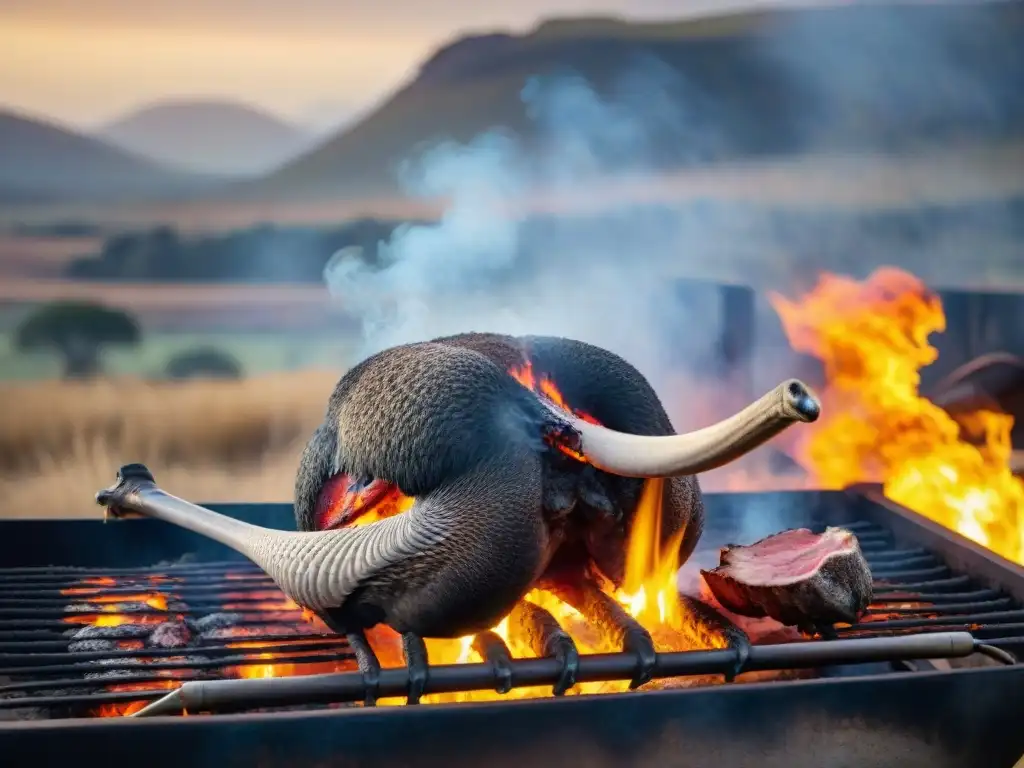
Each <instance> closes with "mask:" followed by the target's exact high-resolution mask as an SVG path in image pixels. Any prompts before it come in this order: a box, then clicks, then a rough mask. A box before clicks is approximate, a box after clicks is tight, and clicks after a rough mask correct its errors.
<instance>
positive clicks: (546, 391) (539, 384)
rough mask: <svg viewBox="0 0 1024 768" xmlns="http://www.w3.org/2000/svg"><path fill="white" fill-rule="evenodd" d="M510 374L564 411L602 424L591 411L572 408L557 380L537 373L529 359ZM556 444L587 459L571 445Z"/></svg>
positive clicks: (573, 456)
mask: <svg viewBox="0 0 1024 768" xmlns="http://www.w3.org/2000/svg"><path fill="white" fill-rule="evenodd" d="M509 374H510V375H511V376H512V378H513V379H515V380H516V381H518V382H519V383H520V384H522V385H523V386H524V387H526V388H527V389H528V390H530V391H531V392H536V393H537V394H539V395H543V396H544V397H545V398H547V399H548V400H550V401H551V402H552V403H553V404H554V405H556V406H558V407H559V408H561V409H562V410H563V411H565V412H567V413H571V414H574V415H575V416H577V417H579V418H581V419H583V421H586V422H589V423H591V424H597V425H598V426H600V424H601V422H599V421H598V420H597V419H595V418H594V417H593V416H591V415H590V414H589V413H586V412H584V411H580V410H577V409H576V408H572V407H571V406H570V405H569V404H568V403H567V402H566V400H565V397H564V396H563V395H562V393H561V391H560V390H559V389H558V387H557V386H556V385H555V382H554V381H553V380H552V379H551V377H550V376H547V375H546V374H539V375H538V374H535V373H534V371H533V363H532V362H530V361H527V362H525V363H523V364H522V365H520V366H516V367H513V368H510V369H509ZM555 445H556V447H557V448H558V450H560V451H561V452H562V453H564V454H566V455H567V456H571V457H572V458H574V459H576V460H577V461H583V462H585V461H587V459H586V457H585V456H583V455H581V454H579V453H577V452H576V451H574V450H572V448H570V447H569V446H567V445H563V444H561V443H555Z"/></svg>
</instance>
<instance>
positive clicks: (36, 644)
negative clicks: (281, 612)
mask: <svg viewBox="0 0 1024 768" xmlns="http://www.w3.org/2000/svg"><path fill="white" fill-rule="evenodd" d="M83 626H85V625H83ZM42 636H45V637H46V638H47V639H45V640H42V639H40V640H31V639H27V640H24V641H16V642H2V641H0V654H5V653H9V654H18V653H29V654H32V655H34V656H37V655H39V654H41V653H48V652H50V651H54V652H60V651H63V652H64V653H63V654H61V655H62V656H64V657H65V658H66V656H65V654H68V653H71V651H68V650H67V649H68V646H69V645H71V643H77V642H81V641H79V640H75V639H74V638H71V637H65V636H63V635H53V634H51V633H44V634H43V635H41V637H42ZM104 639H106V638H104ZM109 639H110V640H111V641H112V642H115V643H116V642H123V641H130V640H140V638H120V640H119V639H118V638H109ZM201 639H202V641H203V642H204V643H209V644H210V645H207V646H203V648H220V647H225V646H227V645H228V644H230V643H276V642H281V641H284V640H287V641H290V642H296V643H298V642H303V641H305V642H313V641H316V640H325V641H326V640H330V641H332V642H344V639H343V638H339V637H338V636H337V635H331V634H323V633H322V632H291V633H284V632H279V633H277V634H263V635H237V636H235V637H210V638H207V637H203V638H201ZM194 650H196V651H198V650H199V648H195V649H194ZM152 651H153V649H146V650H141V649H140V650H138V651H132V650H125V651H123V652H124V653H129V654H133V655H138V654H140V653H151V652H152ZM116 652H117V653H121V652H122V651H121V650H117V651H116ZM180 652H181V649H177V650H175V651H170V653H172V655H173V653H180ZM109 653H115V651H110V652H109ZM0 658H2V656H0ZM76 658H77V657H76Z"/></svg>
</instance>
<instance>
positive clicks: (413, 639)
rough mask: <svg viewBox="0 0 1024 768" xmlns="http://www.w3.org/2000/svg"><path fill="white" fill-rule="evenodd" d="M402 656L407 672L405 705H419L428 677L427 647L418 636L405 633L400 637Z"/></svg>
mask: <svg viewBox="0 0 1024 768" xmlns="http://www.w3.org/2000/svg"><path fill="white" fill-rule="evenodd" d="M402 654H403V655H404V656H405V666H406V667H407V668H408V670H409V697H408V700H407V702H406V703H408V704H419V703H420V697H421V696H423V689H424V688H426V686H427V677H429V675H430V672H429V669H430V664H429V661H428V658H427V645H426V643H424V642H423V638H422V637H420V636H419V635H414V634H413V633H412V632H406V633H404V634H403V635H402Z"/></svg>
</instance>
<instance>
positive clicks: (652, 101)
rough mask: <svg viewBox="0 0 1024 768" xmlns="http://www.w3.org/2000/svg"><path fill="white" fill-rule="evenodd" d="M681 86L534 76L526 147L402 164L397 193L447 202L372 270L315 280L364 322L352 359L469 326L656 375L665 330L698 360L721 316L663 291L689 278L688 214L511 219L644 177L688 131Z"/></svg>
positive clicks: (644, 77)
mask: <svg viewBox="0 0 1024 768" xmlns="http://www.w3.org/2000/svg"><path fill="white" fill-rule="evenodd" d="M679 84H680V79H679V76H678V75H677V74H676V73H675V72H673V71H672V70H670V69H668V68H667V67H665V66H664V65H663V64H661V63H660V62H657V61H653V60H649V59H645V60H642V61H638V62H636V64H635V67H633V68H632V69H630V70H629V71H628V72H627V73H626V74H625V75H624V76H622V77H621V78H619V79H618V80H617V81H615V83H614V84H613V86H612V88H611V89H609V92H608V93H607V95H599V94H598V93H597V91H596V90H595V89H594V88H592V87H591V86H590V85H589V84H588V83H587V82H586V81H584V80H583V79H581V78H579V77H576V76H573V75H567V76H556V77H549V78H535V79H533V80H531V81H529V82H528V83H527V84H526V86H525V88H524V89H523V91H522V99H523V102H524V105H525V108H526V111H527V113H528V115H529V116H530V118H531V120H532V122H533V124H534V126H535V128H536V133H535V135H534V137H533V140H532V142H531V143H530V145H527V144H526V142H525V141H524V140H522V139H520V138H518V137H516V136H513V135H511V134H509V133H506V132H504V131H501V130H495V131H492V132H489V133H486V134H484V135H482V136H479V137H478V138H476V139H475V140H473V141H471V142H469V143H468V144H466V145H455V144H445V145H441V146H437V147H435V148H433V149H432V150H430V151H428V152H426V153H425V154H424V155H422V156H421V157H419V158H418V159H417V160H415V161H413V162H409V163H408V164H406V165H405V167H404V168H403V170H402V176H401V177H402V181H403V185H404V187H405V189H406V190H407V191H409V192H410V193H412V194H418V195H426V196H439V197H444V198H447V199H448V200H449V201H450V202H449V205H448V207H447V210H446V211H445V213H444V215H443V216H442V218H441V220H440V221H439V222H438V223H436V224H429V225H410V226H405V227H402V228H401V229H400V230H398V231H397V232H396V233H395V235H394V236H393V237H392V238H391V239H390V241H388V242H386V243H383V244H382V246H381V253H380V261H381V263H382V264H383V267H382V268H379V269H374V268H372V267H369V266H367V265H366V263H365V261H364V260H362V259H360V258H359V257H358V254H357V253H352V252H348V253H342V254H339V255H338V256H337V257H336V258H335V259H334V260H332V262H331V263H330V264H329V265H328V267H327V269H326V271H325V276H326V280H327V283H328V286H329V288H330V290H331V292H332V294H333V295H335V296H336V297H338V299H339V300H340V301H341V302H342V303H343V304H344V306H345V307H346V308H347V309H348V311H350V312H353V313H354V314H355V315H356V316H358V317H359V318H361V320H362V323H363V332H364V342H365V349H364V352H365V353H367V354H369V353H371V352H373V351H375V350H379V349H381V348H384V347H387V346H391V345H394V344H400V343H405V342H411V341H417V340H422V339H428V338H431V337H435V336H439V335H444V334H450V333H457V332H463V331H468V330H474V331H493V332H502V333H510V334H531V333H532V334H553V335H563V336H569V337H573V338H577V339H581V340H583V341H590V342H593V343H596V344H600V345H602V346H604V347H606V348H609V349H611V350H613V351H616V352H618V353H620V354H622V355H623V356H624V357H626V358H627V359H629V360H630V361H631V362H633V363H634V364H636V365H637V366H638V367H640V368H641V370H645V371H657V370H662V369H664V368H665V367H666V365H665V356H666V353H665V351H664V349H665V338H664V337H665V333H666V330H667V329H674V330H675V333H674V334H673V336H674V341H673V344H674V346H675V347H676V349H675V350H674V354H678V353H679V351H680V350H679V348H680V347H681V348H684V350H685V352H684V354H690V355H694V356H697V355H705V354H709V353H710V350H711V348H712V345H713V344H714V343H715V340H716V338H717V334H718V332H719V328H718V327H717V320H715V319H713V318H714V315H713V314H712V315H711V316H710V317H709V316H702V315H701V314H700V313H698V312H697V311H696V310H697V308H696V307H689V306H685V305H682V304H680V303H679V302H678V301H673V298H672V287H671V285H670V281H671V279H672V278H673V277H674V276H675V275H677V274H679V273H680V272H685V271H686V270H685V263H686V261H687V260H688V258H689V255H688V254H687V252H686V249H685V247H682V246H683V243H684V241H685V239H686V232H687V230H690V229H692V228H693V227H694V222H693V221H692V214H690V215H688V214H687V212H685V211H678V212H671V213H670V214H668V215H666V212H664V211H661V210H658V209H652V208H650V207H635V208H634V207H625V206H624V207H620V208H617V209H616V210H613V211H606V212H603V213H602V214H601V215H600V216H598V217H593V216H585V217H581V216H579V215H571V214H570V215H566V216H557V217H554V216H535V215H534V216H531V215H526V216H523V215H521V214H519V213H517V211H516V205H521V202H522V200H523V199H524V197H528V196H529V195H530V194H531V192H532V191H534V190H547V191H550V190H566V189H579V188H584V189H585V188H586V186H587V185H588V184H589V183H596V182H600V181H601V180H602V179H605V178H607V177H608V176H609V175H610V174H613V173H614V174H617V175H624V174H644V173H649V172H652V171H654V170H656V165H655V162H654V159H653V158H652V157H651V155H650V150H651V148H652V147H656V146H658V144H659V143H662V141H663V138H661V137H664V136H665V135H669V134H674V135H676V136H679V137H685V136H686V130H687V115H686V112H685V109H684V107H685V104H686V102H685V100H681V99H679V98H678V97H677V95H676V93H674V92H673V91H674V90H675V89H676V88H678V87H679ZM659 139H660V140H659ZM695 145H696V143H695Z"/></svg>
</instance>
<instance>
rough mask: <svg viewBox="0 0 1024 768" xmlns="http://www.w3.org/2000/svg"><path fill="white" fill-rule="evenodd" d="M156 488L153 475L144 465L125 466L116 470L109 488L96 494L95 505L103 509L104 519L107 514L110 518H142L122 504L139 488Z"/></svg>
mask: <svg viewBox="0 0 1024 768" xmlns="http://www.w3.org/2000/svg"><path fill="white" fill-rule="evenodd" d="M147 486H152V487H156V480H155V478H154V477H153V473H152V472H150V471H149V468H148V467H146V465H145V464H125V465H124V466H122V467H121V468H120V469H119V470H117V479H116V480H115V481H114V484H113V485H112V486H110V487H109V488H104V489H103V490H102V491H100V492H99V493H97V494H96V503H97V504H99V505H100V506H101V507H105V510H104V515H103V517H104V519H106V517H107V515H108V514H109V515H110V516H111V517H113V518H115V519H117V518H124V517H142V515H139V514H138V513H133V512H130V511H128V510H127V509H125V508H124V502H125V500H126V498H127V497H128V496H129V494H131V493H133V492H135V491H138V490H140V489H141V488H144V487H147Z"/></svg>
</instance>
